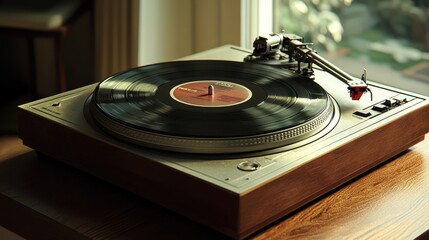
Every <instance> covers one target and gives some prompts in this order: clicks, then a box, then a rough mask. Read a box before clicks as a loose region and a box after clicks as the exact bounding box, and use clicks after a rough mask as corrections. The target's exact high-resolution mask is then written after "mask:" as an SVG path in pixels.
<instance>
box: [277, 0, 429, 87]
mask: <svg viewBox="0 0 429 240" xmlns="http://www.w3.org/2000/svg"><path fill="white" fill-rule="evenodd" d="M273 9H274V10H273V16H274V21H273V29H274V32H281V31H282V30H285V31H286V32H291V33H295V34H298V35H301V36H303V37H304V39H305V40H306V42H313V43H315V45H314V49H315V50H317V51H318V52H319V54H321V55H322V56H324V57H325V58H327V59H329V60H330V61H332V62H333V63H334V64H336V65H337V66H339V67H340V68H342V69H343V70H345V71H346V72H348V73H349V74H351V75H353V76H360V75H361V73H362V69H363V68H367V69H368V79H369V80H372V81H376V82H381V83H384V84H386V85H391V86H395V87H399V88H402V89H406V90H410V91H413V92H418V93H421V94H425V95H428V94H429V2H427V1H425V0H379V1H373V0H330V1H326V0H274V3H273Z"/></svg>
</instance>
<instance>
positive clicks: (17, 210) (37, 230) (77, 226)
mask: <svg viewBox="0 0 429 240" xmlns="http://www.w3.org/2000/svg"><path fill="white" fill-rule="evenodd" d="M426 137H428V136H426ZM6 140H7V141H6ZM12 145H13V146H14V147H11V146H12ZM267 201H269V199H267ZM189 204H192V203H189ZM225 207H227V206H225ZM428 212H429V140H428V139H426V140H424V141H423V142H420V143H418V144H417V145H415V146H414V147H412V148H411V149H410V150H407V151H405V152H403V153H401V154H399V155H397V156H395V157H394V158H392V159H391V160H389V161H387V162H386V163H384V164H383V165H381V166H379V167H377V168H375V169H374V170H371V171H370V172H369V173H367V174H365V175H364V176H361V177H359V178H357V179H353V180H352V181H350V182H349V183H347V184H345V185H343V186H342V187H340V188H338V189H336V190H335V191H332V192H331V193H329V194H325V195H324V196H322V197H321V198H319V199H317V200H315V201H313V202H312V203H310V204H307V205H306V206H305V207H303V208H301V209H299V210H297V211H295V212H293V213H292V214H289V215H287V216H286V217H283V218H282V219H280V220H279V221H276V222H275V223H273V224H271V225H269V226H268V227H266V228H264V229H263V230H262V231H260V232H257V233H256V234H254V235H252V236H251V239H301V238H313V239H339V238H349V239H359V238H365V239H380V238H385V239H398V238H400V239H413V238H416V237H418V236H423V237H424V236H427V235H428V234H427V233H426V234H425V232H426V231H427V230H428V229H429V214H427V213H428ZM0 225H2V226H4V227H5V228H8V229H10V230H11V231H13V232H16V233H17V234H19V235H21V236H23V237H25V238H29V239H33V238H36V239H104V238H113V239H224V238H226V237H225V236H224V235H221V234H219V233H217V232H215V231H213V230H210V229H208V228H206V227H204V226H202V225H200V224H198V223H195V222H193V221H190V220H188V219H186V218H184V217H182V216H180V215H178V214H176V213H174V212H171V211H169V210H166V209H164V208H162V207H160V206H158V205H156V204H155V203H151V202H149V201H147V200H144V199H142V198H140V197H138V196H136V195H134V194H131V193H129V192H126V191H124V190H122V189H120V188H117V187H115V186H113V185H111V184H109V183H106V182H104V181H102V180H99V179H97V178H95V177H92V176H90V175H87V174H85V173H82V172H80V171H78V170H76V169H74V168H72V167H69V166H67V165H65V164H62V163H60V162H57V161H55V160H53V159H50V158H48V157H44V156H40V155H38V154H37V153H36V152H35V151H34V150H32V149H30V148H27V147H25V146H23V145H22V144H21V143H20V140H19V139H17V138H16V137H15V138H12V140H10V139H9V140H8V138H6V137H0ZM422 234H423V235H422Z"/></svg>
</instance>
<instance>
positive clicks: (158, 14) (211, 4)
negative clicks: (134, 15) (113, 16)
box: [139, 0, 241, 65]
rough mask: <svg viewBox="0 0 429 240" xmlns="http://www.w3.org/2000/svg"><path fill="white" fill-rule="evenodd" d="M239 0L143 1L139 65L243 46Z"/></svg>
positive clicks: (141, 2) (141, 7) (141, 3)
mask: <svg viewBox="0 0 429 240" xmlns="http://www.w3.org/2000/svg"><path fill="white" fill-rule="evenodd" d="M240 5H241V4H240V0H141V1H140V31H139V65H146V64H150V63H155V62H163V61H170V60H173V59H177V58H180V57H183V56H187V55H189V54H192V53H195V52H200V51H203V50H206V49H210V48H213V47H217V46H221V45H224V44H235V45H239V44H240Z"/></svg>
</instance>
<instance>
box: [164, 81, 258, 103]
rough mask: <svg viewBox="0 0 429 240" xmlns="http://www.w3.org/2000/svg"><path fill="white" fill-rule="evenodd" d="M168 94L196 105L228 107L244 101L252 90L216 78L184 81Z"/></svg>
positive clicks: (250, 95) (248, 97) (179, 100)
mask: <svg viewBox="0 0 429 240" xmlns="http://www.w3.org/2000/svg"><path fill="white" fill-rule="evenodd" d="M170 96H171V97H172V98H173V99H174V100H176V101H178V102H181V103H183V104H186V105H190V106H196V107H229V106H234V105H238V104H241V103H244V102H246V101H247V100H249V99H250V98H251V97H252V92H251V91H250V90H249V89H248V88H246V87H245V86H243V85H240V84H237V83H232V82H227V81H217V80H202V81H192V82H186V83H183V84H180V85H177V86H175V87H173V88H172V89H171V91H170Z"/></svg>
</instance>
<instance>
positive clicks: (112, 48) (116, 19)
mask: <svg viewBox="0 0 429 240" xmlns="http://www.w3.org/2000/svg"><path fill="white" fill-rule="evenodd" d="M138 30H139V0H95V1H94V31H95V43H94V47H95V79H96V81H101V80H103V79H105V78H106V77H108V76H110V75H112V74H114V73H117V72H119V71H123V70H126V69H129V68H132V67H135V66H137V59H138Z"/></svg>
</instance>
